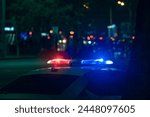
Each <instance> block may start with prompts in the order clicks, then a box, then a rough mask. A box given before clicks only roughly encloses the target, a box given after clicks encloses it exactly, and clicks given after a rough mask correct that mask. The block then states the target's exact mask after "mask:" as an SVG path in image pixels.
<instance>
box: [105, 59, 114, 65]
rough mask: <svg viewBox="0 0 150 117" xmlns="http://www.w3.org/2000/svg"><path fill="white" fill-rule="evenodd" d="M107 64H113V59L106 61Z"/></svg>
mask: <svg viewBox="0 0 150 117" xmlns="http://www.w3.org/2000/svg"><path fill="white" fill-rule="evenodd" d="M105 64H107V65H111V64H113V61H111V60H107V61H105Z"/></svg>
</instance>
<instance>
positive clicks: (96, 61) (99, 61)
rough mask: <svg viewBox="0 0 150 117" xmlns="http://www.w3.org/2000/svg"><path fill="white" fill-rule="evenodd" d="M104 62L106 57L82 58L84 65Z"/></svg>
mask: <svg viewBox="0 0 150 117" xmlns="http://www.w3.org/2000/svg"><path fill="white" fill-rule="evenodd" d="M103 62H104V59H102V58H101V59H88V60H82V61H81V64H82V65H90V64H92V65H96V64H102V63H103Z"/></svg>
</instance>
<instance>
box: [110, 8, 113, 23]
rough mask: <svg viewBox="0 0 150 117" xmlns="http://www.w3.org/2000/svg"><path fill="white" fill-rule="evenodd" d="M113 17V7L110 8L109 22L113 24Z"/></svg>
mask: <svg viewBox="0 0 150 117" xmlns="http://www.w3.org/2000/svg"><path fill="white" fill-rule="evenodd" d="M112 19H113V17H112V7H110V8H109V23H110V25H112V23H113V21H112Z"/></svg>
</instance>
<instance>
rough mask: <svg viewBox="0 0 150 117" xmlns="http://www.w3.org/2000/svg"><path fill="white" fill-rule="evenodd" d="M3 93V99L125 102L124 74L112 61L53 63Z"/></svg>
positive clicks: (0, 92)
mask: <svg viewBox="0 0 150 117" xmlns="http://www.w3.org/2000/svg"><path fill="white" fill-rule="evenodd" d="M47 64H48V67H46V68H41V69H36V70H34V71H32V72H30V73H28V74H25V75H23V76H21V77H19V78H18V79H16V80H14V81H12V82H11V83H9V84H8V85H6V86H4V87H3V88H1V89H0V99H48V100H49V99H54V100H56V99H69V100H70V99H122V92H123V86H124V83H125V78H124V74H125V71H123V70H120V69H117V68H114V67H113V61H111V60H104V59H102V58H100V59H87V60H71V59H58V58H57V59H52V60H49V61H47Z"/></svg>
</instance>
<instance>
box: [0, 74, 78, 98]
mask: <svg viewBox="0 0 150 117" xmlns="http://www.w3.org/2000/svg"><path fill="white" fill-rule="evenodd" d="M77 78H78V76H73V75H54V74H52V75H49V74H42V75H40V74H39V75H28V76H23V77H20V78H19V79H17V80H15V81H13V82H11V83H9V84H8V85H6V86H5V87H4V88H2V89H1V90H0V92H1V93H6V94H7V93H20V94H23V93H26V94H45V95H46V94H49V95H56V94H57V95H58V94H60V93H63V91H64V90H65V89H66V88H68V87H69V86H70V84H72V82H73V81H74V80H76V79H77Z"/></svg>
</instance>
